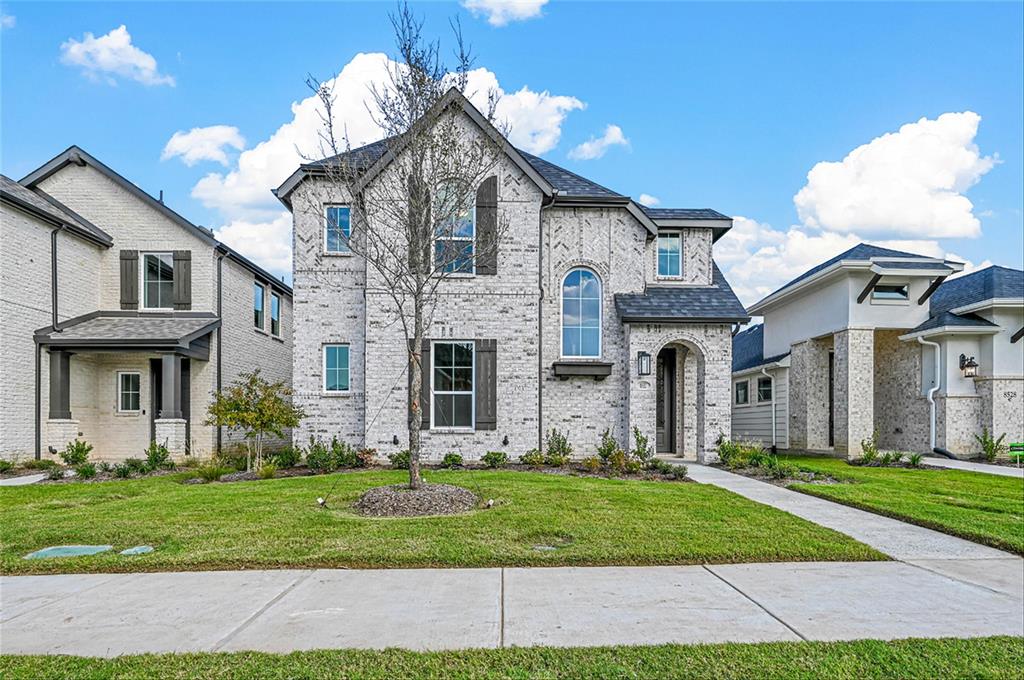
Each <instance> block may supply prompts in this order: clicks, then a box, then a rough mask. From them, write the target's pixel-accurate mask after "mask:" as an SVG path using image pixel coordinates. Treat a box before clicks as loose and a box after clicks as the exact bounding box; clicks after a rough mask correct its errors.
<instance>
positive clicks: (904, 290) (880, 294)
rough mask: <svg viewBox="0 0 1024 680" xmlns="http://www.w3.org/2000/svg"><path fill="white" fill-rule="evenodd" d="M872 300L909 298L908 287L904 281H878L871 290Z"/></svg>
mask: <svg viewBox="0 0 1024 680" xmlns="http://www.w3.org/2000/svg"><path fill="white" fill-rule="evenodd" d="M871 299H872V300H909V299H910V287H909V286H908V285H907V284H905V283H880V284H878V285H876V286H875V287H874V289H873V290H872V291H871Z"/></svg>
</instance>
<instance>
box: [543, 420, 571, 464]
mask: <svg viewBox="0 0 1024 680" xmlns="http://www.w3.org/2000/svg"><path fill="white" fill-rule="evenodd" d="M544 454H545V457H546V458H547V459H548V460H552V461H564V462H563V463H561V464H562V465H565V463H567V462H569V459H570V458H572V444H570V443H569V438H568V437H566V436H565V433H564V432H562V431H561V430H558V429H556V428H551V429H550V430H549V431H548V435H547V437H545V438H544ZM548 465H557V463H548Z"/></svg>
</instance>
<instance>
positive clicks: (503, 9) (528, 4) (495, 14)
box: [462, 0, 548, 26]
mask: <svg viewBox="0 0 1024 680" xmlns="http://www.w3.org/2000/svg"><path fill="white" fill-rule="evenodd" d="M546 4H548V0H462V6H463V7H465V8H466V9H468V10H469V11H470V12H472V13H473V16H481V15H483V16H486V17H487V23H489V24H490V25H491V26H504V25H506V24H508V23H509V22H512V21H524V20H526V19H532V18H534V17H539V16H540V11H541V8H542V7H544V5H546Z"/></svg>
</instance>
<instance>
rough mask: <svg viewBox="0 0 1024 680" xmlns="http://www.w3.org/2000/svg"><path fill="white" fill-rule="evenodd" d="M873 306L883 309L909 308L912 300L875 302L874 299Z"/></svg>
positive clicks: (872, 300)
mask: <svg viewBox="0 0 1024 680" xmlns="http://www.w3.org/2000/svg"><path fill="white" fill-rule="evenodd" d="M871 304H873V305H880V306H882V307H909V306H910V300H875V299H874V298H872V299H871Z"/></svg>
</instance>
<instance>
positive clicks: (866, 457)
mask: <svg viewBox="0 0 1024 680" xmlns="http://www.w3.org/2000/svg"><path fill="white" fill-rule="evenodd" d="M860 451H861V454H860V463H861V465H871V464H873V463H875V462H876V461H878V430H875V431H874V432H873V433H872V434H871V437H869V438H868V439H861V440H860Z"/></svg>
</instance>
